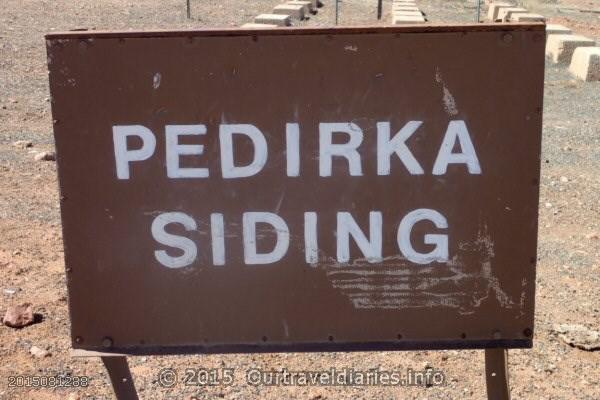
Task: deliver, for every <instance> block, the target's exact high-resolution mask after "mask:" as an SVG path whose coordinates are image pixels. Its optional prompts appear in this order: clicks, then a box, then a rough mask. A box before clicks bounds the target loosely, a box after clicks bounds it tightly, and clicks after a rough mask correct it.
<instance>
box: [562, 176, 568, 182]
mask: <svg viewBox="0 0 600 400" xmlns="http://www.w3.org/2000/svg"><path fill="white" fill-rule="evenodd" d="M560 181H561V182H562V183H567V182H569V178H567V177H566V176H561V177H560Z"/></svg>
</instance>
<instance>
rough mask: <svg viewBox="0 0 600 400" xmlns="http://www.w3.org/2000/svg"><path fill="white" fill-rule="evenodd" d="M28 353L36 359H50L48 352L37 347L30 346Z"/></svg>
mask: <svg viewBox="0 0 600 400" xmlns="http://www.w3.org/2000/svg"><path fill="white" fill-rule="evenodd" d="M29 352H30V353H31V355H32V356H34V357H36V358H44V357H50V352H49V351H48V350H44V349H40V348H39V347H37V346H31V348H30V349H29Z"/></svg>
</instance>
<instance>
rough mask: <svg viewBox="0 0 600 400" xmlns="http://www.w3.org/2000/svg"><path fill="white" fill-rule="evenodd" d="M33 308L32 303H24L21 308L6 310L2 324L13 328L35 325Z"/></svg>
mask: <svg viewBox="0 0 600 400" xmlns="http://www.w3.org/2000/svg"><path fill="white" fill-rule="evenodd" d="M33 321H34V317H33V307H32V306H31V303H23V304H21V305H20V306H11V307H9V308H8V310H6V314H4V318H3V319H2V323H3V324H4V325H6V326H10V327H11V328H23V327H25V326H27V325H31V324H33Z"/></svg>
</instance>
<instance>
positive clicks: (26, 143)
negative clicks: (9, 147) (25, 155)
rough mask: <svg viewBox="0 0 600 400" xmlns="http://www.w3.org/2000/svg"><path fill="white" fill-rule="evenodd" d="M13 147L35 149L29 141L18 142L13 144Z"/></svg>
mask: <svg viewBox="0 0 600 400" xmlns="http://www.w3.org/2000/svg"><path fill="white" fill-rule="evenodd" d="M13 146H15V147H17V148H19V149H26V148H28V147H33V143H31V142H30V141H29V140H17V141H16V142H14V143H13Z"/></svg>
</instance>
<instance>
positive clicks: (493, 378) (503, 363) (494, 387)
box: [485, 348, 510, 400]
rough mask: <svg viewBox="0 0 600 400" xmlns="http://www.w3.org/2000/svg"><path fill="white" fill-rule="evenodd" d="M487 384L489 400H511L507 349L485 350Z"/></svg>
mask: <svg viewBox="0 0 600 400" xmlns="http://www.w3.org/2000/svg"><path fill="white" fill-rule="evenodd" d="M485 383H486V387H487V398H488V400H510V387H509V386H508V350H507V349H502V348H499V349H485Z"/></svg>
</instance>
